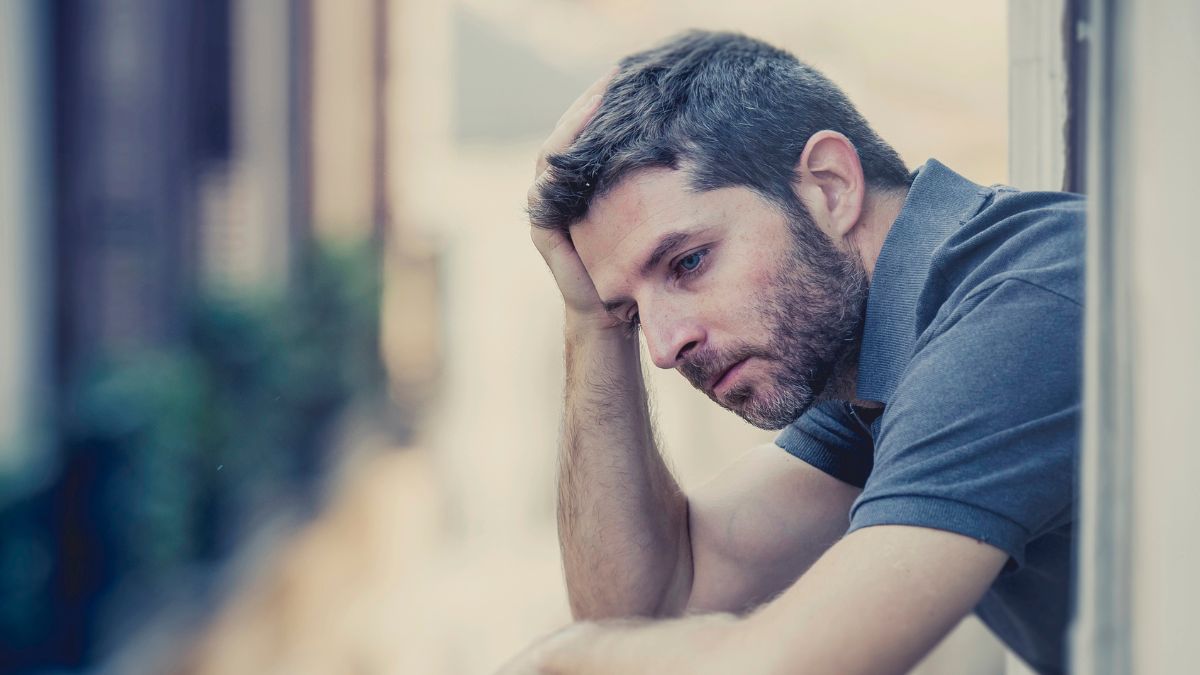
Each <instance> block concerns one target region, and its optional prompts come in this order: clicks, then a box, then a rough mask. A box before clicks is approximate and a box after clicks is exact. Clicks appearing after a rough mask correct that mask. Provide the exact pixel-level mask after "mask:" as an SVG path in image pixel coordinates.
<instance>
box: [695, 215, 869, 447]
mask: <svg viewBox="0 0 1200 675" xmlns="http://www.w3.org/2000/svg"><path fill="white" fill-rule="evenodd" d="M789 225H790V230H791V232H792V242H793V248H792V250H791V251H787V252H785V254H784V256H783V259H782V261H781V262H780V264H779V272H778V273H777V275H776V279H775V283H773V284H772V285H771V287H770V288H769V289H767V292H766V293H764V294H763V295H762V296H761V297H760V298H759V299H757V300H756V301H755V302H754V303H753V305H752V306H751V310H752V312H753V313H754V315H756V316H758V317H759V319H760V321H759V325H762V326H765V327H766V332H767V335H766V339H765V340H763V341H762V342H761V343H759V344H740V345H734V346H732V347H725V348H722V349H720V350H718V349H716V348H714V347H709V346H708V345H705V346H703V347H701V348H698V349H697V350H695V351H694V352H692V353H690V354H688V356H687V357H686V360H685V362H684V364H683V365H681V366H679V371H680V373H682V374H683V376H684V377H685V378H687V380H688V381H689V382H690V383H691V384H692V386H694V387H696V388H697V389H699V390H701V391H703V392H704V393H705V394H706V395H707V396H708V397H709V398H710V399H712V400H713V401H714V402H716V403H717V404H718V405H720V406H721V407H723V408H725V409H727V410H730V411H732V412H734V413H736V414H737V415H739V416H740V417H742V419H745V420H746V421H747V422H749V423H750V424H753V425H754V426H756V427H759V428H762V429H782V428H783V427H785V426H787V425H788V424H791V423H792V422H793V421H795V420H796V418H798V417H800V415H802V414H803V413H804V411H806V410H808V408H809V407H810V406H812V404H813V403H814V402H816V401H817V400H818V399H819V398H821V397H822V395H823V394H825V393H826V390H827V388H829V386H830V383H831V381H833V380H834V379H835V378H838V377H842V376H845V375H846V374H848V373H851V372H853V367H854V366H856V365H857V362H858V349H859V345H860V343H861V338H862V329H863V323H864V321H865V313H866V304H867V292H868V290H869V284H868V281H867V273H866V270H865V269H864V268H863V265H862V262H861V261H860V260H859V259H858V257H857V256H855V255H852V254H850V253H847V252H844V251H841V250H839V249H838V248H837V247H835V246H834V244H833V242H831V241H830V240H829V238H828V237H826V236H825V235H824V234H823V233H822V232H821V231H820V230H818V229H817V227H816V225H815V224H814V223H812V221H811V219H810V218H809V217H808V215H807V214H799V215H794V216H792V217H791V218H790V222H789ZM747 358H756V359H759V360H761V361H762V362H763V363H764V364H765V365H766V366H767V367H768V377H767V378H758V381H755V382H751V381H743V382H740V383H738V385H737V386H736V387H734V388H732V389H730V390H729V391H728V392H726V393H725V396H723V397H721V398H718V397H717V396H716V394H715V393H714V392H713V391H712V390H710V389H709V388H708V384H709V383H710V382H713V378H715V377H718V376H720V375H721V373H723V372H725V371H726V370H727V369H729V368H730V367H731V366H733V365H734V364H737V363H739V362H741V361H742V360H744V359H747ZM743 380H749V378H743Z"/></svg>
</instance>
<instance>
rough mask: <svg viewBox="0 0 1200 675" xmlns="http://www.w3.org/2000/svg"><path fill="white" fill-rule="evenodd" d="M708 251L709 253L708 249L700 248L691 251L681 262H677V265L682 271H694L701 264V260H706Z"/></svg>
mask: <svg viewBox="0 0 1200 675" xmlns="http://www.w3.org/2000/svg"><path fill="white" fill-rule="evenodd" d="M707 253H708V251H706V250H700V251H696V252H694V253H689V254H687V255H686V256H684V257H682V258H680V259H679V262H678V263H676V266H677V267H678V268H679V270H680V271H683V272H693V271H695V269H696V268H697V267H699V266H700V262H701V261H703V260H704V256H705V254H707Z"/></svg>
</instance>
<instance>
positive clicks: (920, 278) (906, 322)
mask: <svg viewBox="0 0 1200 675" xmlns="http://www.w3.org/2000/svg"><path fill="white" fill-rule="evenodd" d="M987 194H988V190H987V189H986V188H983V187H981V186H979V185H976V184H975V183H972V182H971V181H969V180H967V179H966V178H963V177H962V176H960V175H958V174H957V173H955V172H953V171H951V170H950V169H949V168H947V167H946V166H945V165H943V164H942V163H941V162H938V161H937V160H934V159H931V160H929V161H928V162H926V163H925V164H924V165H923V166H922V167H920V168H919V169H917V171H916V173H915V178H914V179H913V182H912V186H911V187H910V188H909V190H908V196H907V197H906V198H905V200H904V206H903V208H901V210H900V215H899V216H897V218H896V221H895V222H894V223H892V228H891V230H889V231H888V235H887V238H886V239H885V240H884V242H883V249H882V250H881V251H880V253H879V258H878V260H876V262H875V270H874V272H873V273H872V276H871V290H870V291H869V293H868V295H867V317H866V322H865V324H864V326H863V338H862V345H861V348H860V350H859V357H858V382H857V392H856V397H857V398H859V399H862V400H868V401H879V402H881V403H884V404H886V403H887V402H888V400H889V399H890V398H891V396H892V394H893V393H895V391H896V386H897V385H898V384H899V383H900V377H901V375H902V374H903V373H904V369H905V368H906V367H907V366H908V362H909V360H910V358H911V357H912V349H913V345H914V344H915V342H916V339H917V327H916V317H917V302H918V300H919V299H920V296H921V291H922V290H923V289H924V287H925V283H926V276H927V275H928V273H929V267H930V264H931V263H932V261H933V253H934V250H935V249H936V248H937V247H938V246H939V245H940V244H941V243H942V242H943V241H945V239H946V238H947V237H949V236H950V234H951V233H953V232H954V231H955V230H956V229H958V227H959V225H961V224H962V223H963V222H965V221H966V220H967V219H969V218H971V217H972V216H974V215H975V213H977V212H978V210H979V207H980V206H981V205H982V203H983V200H984V199H985V198H986V196H987Z"/></svg>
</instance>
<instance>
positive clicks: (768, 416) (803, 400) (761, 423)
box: [721, 390, 815, 431]
mask: <svg viewBox="0 0 1200 675" xmlns="http://www.w3.org/2000/svg"><path fill="white" fill-rule="evenodd" d="M805 393H807V392H805ZM737 394H740V396H736V398H737V399H738V400H737V402H736V403H734V402H733V401H732V400H731V403H730V405H725V404H721V405H722V407H724V408H725V409H726V410H729V411H731V412H733V413H734V414H736V415H737V416H738V417H741V418H742V419H743V420H745V421H747V422H749V423H750V424H752V425H754V426H756V427H758V428H759V429H766V430H768V431H778V430H779V429H782V428H784V427H786V426H787V425H789V424H791V423H792V422H794V421H796V418H798V417H800V416H801V415H803V414H804V411H806V410H808V408H809V407H810V406H811V405H812V404H813V401H814V400H815V397H814V396H811V395H804V396H801V395H797V392H790V393H788V394H781V393H779V392H772V393H771V394H770V395H768V396H765V397H763V396H757V395H756V394H757V392H755V391H753V390H747V391H745V392H744V393H742V392H731V394H730V398H731V399H734V398H735V395H737Z"/></svg>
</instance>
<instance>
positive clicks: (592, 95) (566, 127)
mask: <svg viewBox="0 0 1200 675" xmlns="http://www.w3.org/2000/svg"><path fill="white" fill-rule="evenodd" d="M618 70H619V66H613V67H612V68H610V69H608V71H607V72H605V73H604V75H601V76H600V78H599V79H597V80H596V81H595V82H593V83H592V84H591V86H589V87H588V88H587V89H585V90H584V92H583V93H582V94H580V95H579V97H578V98H576V99H575V102H574V103H572V104H571V106H570V107H568V108H567V110H566V112H564V113H563V114H562V117H559V118H558V123H557V124H556V125H555V127H554V131H552V132H551V133H550V136H549V137H548V138H546V141H545V142H544V143H543V144H542V149H541V151H540V152H539V153H538V158H537V164H536V165H535V167H534V173H533V175H534V179H535V180H536V179H537V178H538V177H540V176H541V175H542V172H543V171H545V170H546V158H547V157H549V156H550V155H553V154H554V153H557V152H562V151H563V150H566V149H567V148H568V147H570V146H571V142H572V141H574V140H575V138H576V137H577V136H579V133H580V132H581V131H583V128H584V127H586V126H587V124H588V122H590V121H591V119H592V116H593V115H595V114H596V110H597V109H598V108H599V107H600V101H601V100H602V98H603V94H604V89H605V88H606V87H607V86H608V84H609V82H611V81H612V79H613V77H614V76H615V75H616V74H617V71H618Z"/></svg>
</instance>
